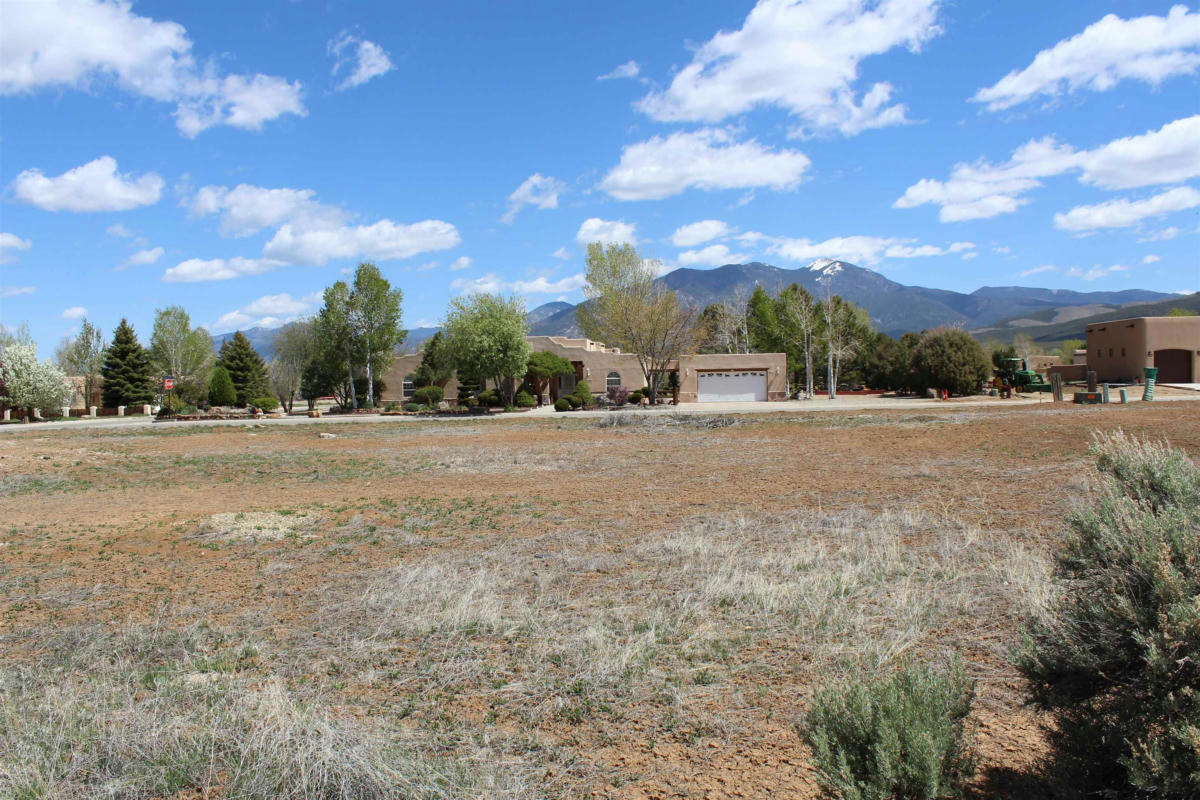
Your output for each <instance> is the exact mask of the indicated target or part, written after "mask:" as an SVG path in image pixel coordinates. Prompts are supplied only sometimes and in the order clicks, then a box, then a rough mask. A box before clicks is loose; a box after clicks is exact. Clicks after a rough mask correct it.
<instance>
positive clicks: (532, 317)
mask: <svg viewBox="0 0 1200 800" xmlns="http://www.w3.org/2000/svg"><path fill="white" fill-rule="evenodd" d="M658 282H659V283H660V284H662V285H663V286H666V287H669V288H671V289H674V290H675V293H676V294H677V295H678V296H679V298H680V300H682V301H683V302H685V303H688V304H691V305H694V306H697V307H699V308H703V307H704V306H707V305H710V304H712V303H719V302H721V301H722V300H726V299H728V298H730V297H733V296H734V295H735V294H736V293H737V292H738V291H744V292H746V293H747V294H749V293H750V292H752V291H753V290H754V287H755V286H762V287H763V288H764V289H766V290H768V291H770V292H776V291H778V290H780V289H783V288H784V287H786V286H790V285H791V284H793V283H798V284H800V285H801V286H803V287H804V288H806V289H808V290H809V291H810V292H812V293H813V294H815V295H817V296H821V295H823V294H824V293H825V292H826V291H832V292H833V293H834V294H837V295H841V296H842V297H844V298H845V299H847V300H849V301H851V302H853V303H856V304H858V305H860V306H862V307H863V308H865V309H867V312H868V313H869V314H870V315H871V321H872V323H873V324H874V325H875V327H876V328H877V329H878V330H881V331H883V332H884V333H887V334H889V335H891V336H899V335H900V334H902V333H907V332H909V331H921V330H925V329H928V328H935V327H938V326H939V325H960V326H962V327H964V328H966V329H967V330H970V331H972V332H979V333H981V334H986V335H988V336H994V337H996V338H1011V337H1012V336H1013V335H1014V334H1015V333H1019V332H1029V331H1028V330H1026V329H1027V328H1029V327H1030V326H1031V325H1032V326H1035V327H1037V326H1040V327H1041V328H1042V330H1039V331H1038V332H1037V335H1036V338H1039V339H1041V340H1043V341H1052V340H1050V339H1045V338H1044V336H1043V334H1046V333H1048V332H1049V331H1050V330H1051V329H1057V326H1058V325H1067V327H1068V328H1069V329H1070V330H1074V328H1076V327H1077V328H1079V329H1080V330H1082V325H1083V324H1086V323H1084V322H1083V321H1082V320H1083V319H1084V318H1086V317H1089V316H1090V315H1092V314H1101V315H1107V316H1108V317H1109V318H1111V316H1112V315H1113V314H1120V313H1124V312H1123V311H1122V309H1124V308H1125V307H1130V308H1132V307H1134V306H1135V305H1139V304H1147V303H1151V304H1162V303H1166V306H1165V307H1164V310H1163V311H1162V312H1159V313H1165V309H1166V308H1169V307H1171V301H1174V303H1175V305H1179V304H1180V302H1179V301H1180V296H1179V295H1172V294H1167V293H1166V292H1152V291H1148V290H1145V289H1126V290H1123V291H1118V292H1077V291H1073V290H1070V289H1042V288H1037V287H1029V286H984V287H981V288H979V289H976V290H975V291H973V292H971V293H969V294H965V293H963V292H954V291H950V290H948V289H930V288H927V287H924V286H906V285H904V284H901V283H897V282H896V281H893V280H891V279H889V278H886V277H884V276H883V275H881V274H879V273H878V272H875V271H874V270H870V269H865V268H863V267H859V266H856V265H854V264H850V263H848V262H846V261H834V260H832V259H828V258H820V259H817V260H816V261H813V262H811V263H809V264H807V265H805V266H803V267H798V268H795V269H787V268H784V267H776V266H772V265H770V264H764V263H762V262H759V261H752V262H749V263H746V264H726V265H725V266H722V267H717V268H716V269H690V268H687V267H684V268H681V269H677V270H675V271H673V272H669V273H667V274H666V275H663V276H662V277H660V278H658ZM1192 297H1200V295H1192ZM1155 307H1157V305H1156V306H1155ZM1185 307H1190V306H1185ZM576 308H577V306H575V305H573V304H571V303H567V302H563V301H561V300H557V301H554V302H551V303H545V304H543V305H540V306H537V307H536V308H534V309H533V310H531V311H530V312H529V313H528V314H527V315H526V319H527V320H528V323H529V332H530V333H531V334H533V335H535V336H582V331H581V330H580V329H579V322H578V320H577V319H576V318H575V309H576ZM1131 315H1133V314H1131ZM1134 316H1137V315H1134ZM1073 319H1078V320H1080V321H1079V322H1076V323H1072V320H1073ZM1072 324H1074V327H1071V325H1072ZM439 330H440V328H413V329H412V330H410V331H409V332H408V336H407V337H406V338H405V340H404V346H403V350H404V352H415V351H417V350H418V349H419V348H420V346H421V344H423V343H424V342H425V341H426V340H427V339H429V338H430V337H431V336H433V334H435V333H437V332H438V331H439ZM278 332H279V329H268V328H250V329H248V330H244V331H242V333H244V334H245V335H246V337H247V338H248V339H250V343H251V344H253V345H254V347H255V349H256V350H258V352H259V353H260V354H262V357H263V358H265V359H267V360H270V358H271V356H272V355H274V352H275V347H274V337H275V335H276V334H277V333H278ZM232 335H233V334H232V333H225V334H218V335H216V336H214V337H213V342H214V343H215V344H216V346H217V347H220V346H221V341H222V340H223V339H225V338H228V337H230V336H232ZM1077 336H1078V334H1077V333H1070V334H1068V335H1066V336H1063V337H1060V338H1076V337H1077Z"/></svg>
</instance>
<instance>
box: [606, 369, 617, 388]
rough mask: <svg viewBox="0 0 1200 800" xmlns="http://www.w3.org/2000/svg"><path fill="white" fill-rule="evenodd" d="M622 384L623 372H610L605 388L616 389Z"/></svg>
mask: <svg viewBox="0 0 1200 800" xmlns="http://www.w3.org/2000/svg"><path fill="white" fill-rule="evenodd" d="M620 385H621V373H619V372H610V373H608V380H606V381H605V383H604V388H605V389H615V388H617V387H618V386H620Z"/></svg>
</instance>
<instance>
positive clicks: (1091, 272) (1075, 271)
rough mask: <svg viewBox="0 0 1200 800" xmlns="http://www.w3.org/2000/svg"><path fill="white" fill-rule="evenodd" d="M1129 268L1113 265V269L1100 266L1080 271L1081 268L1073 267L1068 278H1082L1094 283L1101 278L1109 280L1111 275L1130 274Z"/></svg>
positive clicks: (1068, 273)
mask: <svg viewBox="0 0 1200 800" xmlns="http://www.w3.org/2000/svg"><path fill="white" fill-rule="evenodd" d="M1128 271H1129V267H1127V266H1125V265H1123V264H1113V265H1112V266H1111V267H1102V266H1100V265H1099V264H1096V265H1095V266H1093V267H1091V268H1090V269H1086V270H1084V269H1080V268H1079V267H1071V268H1070V269H1069V270H1067V277H1068V278H1082V279H1083V280H1085V281H1094V280H1098V279H1100V278H1107V277H1109V276H1110V275H1115V274H1116V273H1118V272H1128Z"/></svg>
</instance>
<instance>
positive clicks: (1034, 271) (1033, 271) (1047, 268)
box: [1017, 264, 1058, 278]
mask: <svg viewBox="0 0 1200 800" xmlns="http://www.w3.org/2000/svg"><path fill="white" fill-rule="evenodd" d="M1043 272H1058V267H1056V266H1054V265H1053V264H1043V265H1042V266H1040V267H1031V268H1029V269H1026V270H1022V271H1021V272H1019V273H1017V277H1019V278H1028V277H1029V276H1030V275H1041V274H1042V273H1043Z"/></svg>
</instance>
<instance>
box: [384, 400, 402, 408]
mask: <svg viewBox="0 0 1200 800" xmlns="http://www.w3.org/2000/svg"><path fill="white" fill-rule="evenodd" d="M383 410H384V411H399V410H400V404H399V403H397V402H396V401H395V400H388V401H387V403H386V404H385V405H384V406H383Z"/></svg>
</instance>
